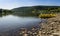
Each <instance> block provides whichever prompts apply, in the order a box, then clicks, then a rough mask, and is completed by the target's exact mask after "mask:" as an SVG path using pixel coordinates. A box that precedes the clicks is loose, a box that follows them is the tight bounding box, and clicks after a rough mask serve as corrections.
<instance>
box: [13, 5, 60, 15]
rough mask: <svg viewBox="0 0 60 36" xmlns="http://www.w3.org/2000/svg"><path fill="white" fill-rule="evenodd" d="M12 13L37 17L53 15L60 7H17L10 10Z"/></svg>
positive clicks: (59, 10)
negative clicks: (42, 14) (41, 14)
mask: <svg viewBox="0 0 60 36" xmlns="http://www.w3.org/2000/svg"><path fill="white" fill-rule="evenodd" d="M12 10H13V11H14V12H16V13H17V12H19V13H21V14H23V13H24V14H25V15H26V14H28V15H29V14H30V15H37V14H40V13H51V12H53V13H55V12H60V6H27V7H18V8H14V9H12Z"/></svg>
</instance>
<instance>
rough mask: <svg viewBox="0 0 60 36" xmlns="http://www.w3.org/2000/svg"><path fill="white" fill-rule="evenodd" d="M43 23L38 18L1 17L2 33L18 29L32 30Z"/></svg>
mask: <svg viewBox="0 0 60 36" xmlns="http://www.w3.org/2000/svg"><path fill="white" fill-rule="evenodd" d="M40 21H41V19H40V18H37V17H21V16H15V15H6V16H2V17H0V32H5V31H9V30H13V29H16V28H23V27H24V28H30V27H32V26H37V25H38V24H39V22H40Z"/></svg>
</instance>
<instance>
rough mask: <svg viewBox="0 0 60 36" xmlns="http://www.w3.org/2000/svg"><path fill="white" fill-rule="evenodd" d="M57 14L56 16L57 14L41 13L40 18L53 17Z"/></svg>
mask: <svg viewBox="0 0 60 36" xmlns="http://www.w3.org/2000/svg"><path fill="white" fill-rule="evenodd" d="M55 16H56V14H40V15H39V17H40V18H52V17H55Z"/></svg>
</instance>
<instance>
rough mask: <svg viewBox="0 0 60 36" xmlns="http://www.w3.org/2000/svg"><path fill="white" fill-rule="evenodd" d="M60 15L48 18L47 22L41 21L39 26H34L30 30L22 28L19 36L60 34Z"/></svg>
mask: <svg viewBox="0 0 60 36" xmlns="http://www.w3.org/2000/svg"><path fill="white" fill-rule="evenodd" d="M59 15H60V14H58V15H57V16H56V17H53V18H48V19H46V22H41V23H40V24H39V27H38V28H35V27H32V28H31V29H30V30H28V29H26V28H22V29H20V32H18V34H19V35H17V36H60V16H59Z"/></svg>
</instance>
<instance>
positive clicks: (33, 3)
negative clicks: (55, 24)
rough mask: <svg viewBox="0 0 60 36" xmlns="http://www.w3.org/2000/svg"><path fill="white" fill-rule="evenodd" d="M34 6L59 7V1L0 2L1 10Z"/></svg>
mask: <svg viewBox="0 0 60 36" xmlns="http://www.w3.org/2000/svg"><path fill="white" fill-rule="evenodd" d="M36 5H44V6H46V5H47V6H60V0H0V8H3V9H13V8H17V7H23V6H36Z"/></svg>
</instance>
